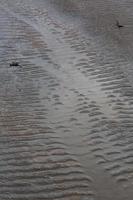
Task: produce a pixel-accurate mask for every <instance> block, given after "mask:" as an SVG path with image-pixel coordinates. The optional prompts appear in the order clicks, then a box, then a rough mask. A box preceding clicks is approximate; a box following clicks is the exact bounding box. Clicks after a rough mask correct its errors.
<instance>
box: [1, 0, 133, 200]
mask: <svg viewBox="0 0 133 200" xmlns="http://www.w3.org/2000/svg"><path fill="white" fill-rule="evenodd" d="M13 2H14V4H13ZM31 5H32V6H31ZM39 5H40V6H39ZM42 5H45V4H43V3H42V4H38V6H37V4H35V2H34V1H33V0H31V1H29V2H28V3H27V2H26V1H25V0H24V1H23V2H22V1H15V0H12V1H7V0H5V1H4V3H3V5H2V6H1V8H0V11H1V12H0V16H1V18H0V27H2V31H1V35H0V37H1V43H0V58H1V61H0V62H1V68H0V84H1V87H0V104H1V107H0V113H1V115H0V126H1V135H0V149H1V153H0V166H1V169H0V177H1V182H0V198H1V199H5V200H6V199H9V198H11V199H14V200H26V199H27V200H32V199H50V200H52V199H53V200H54V199H55V200H56V199H63V200H79V199H80V200H89V199H91V200H92V199H100V200H103V199H104V200H111V199H115V200H125V199H127V200H131V199H132V195H133V193H132V191H133V190H132V187H133V140H132V131H133V85H132V83H131V81H129V78H128V74H127V73H126V71H124V70H123V69H124V67H127V68H128V67H129V68H130V67H131V63H130V61H128V60H127V59H126V58H125V57H124V56H117V52H116V50H115V49H116V48H115V47H113V46H112V47H108V46H107V45H106V44H105V45H104V46H102V44H101V43H100V42H96V41H95V38H93V37H92V36H88V38H87V40H86V37H85V36H83V35H81V33H79V32H77V31H76V30H74V28H72V27H68V26H67V25H66V26H65V25H64V24H62V23H61V22H60V23H59V22H58V20H57V21H56V19H54V18H52V17H51V16H50V14H49V13H48V11H47V10H46V7H45V9H44V7H42ZM12 60H19V62H21V66H20V67H9V63H10V62H11V61H12Z"/></svg>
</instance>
